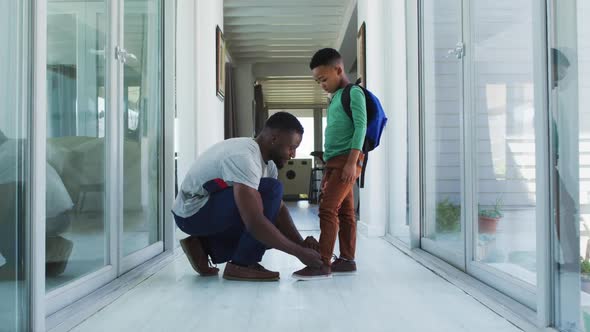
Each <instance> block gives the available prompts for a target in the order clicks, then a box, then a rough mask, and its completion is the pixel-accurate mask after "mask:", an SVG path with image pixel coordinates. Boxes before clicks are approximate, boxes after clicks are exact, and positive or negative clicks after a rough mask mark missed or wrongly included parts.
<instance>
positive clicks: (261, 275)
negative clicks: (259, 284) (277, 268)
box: [223, 262, 280, 281]
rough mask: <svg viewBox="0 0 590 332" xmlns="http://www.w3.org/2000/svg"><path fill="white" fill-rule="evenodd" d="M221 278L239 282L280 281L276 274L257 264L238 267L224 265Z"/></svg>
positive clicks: (229, 264) (235, 265)
mask: <svg viewBox="0 0 590 332" xmlns="http://www.w3.org/2000/svg"><path fill="white" fill-rule="evenodd" d="M223 278H224V279H228V280H240V281H277V280H279V279H280V277H279V273H278V272H273V271H269V270H267V269H265V268H264V267H263V266H262V265H260V264H258V263H256V264H254V265H250V266H240V265H237V264H234V263H231V262H228V263H227V264H226V265H225V270H224V271H223Z"/></svg>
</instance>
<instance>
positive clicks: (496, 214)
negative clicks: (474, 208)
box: [478, 198, 504, 234]
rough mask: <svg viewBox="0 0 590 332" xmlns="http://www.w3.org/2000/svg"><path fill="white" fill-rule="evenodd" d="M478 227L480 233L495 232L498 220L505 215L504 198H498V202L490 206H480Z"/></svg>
mask: <svg viewBox="0 0 590 332" xmlns="http://www.w3.org/2000/svg"><path fill="white" fill-rule="evenodd" d="M478 215H479V218H478V219H479V220H478V225H479V227H478V229H479V233H480V234H482V233H485V234H494V233H496V228H497V227H498V221H500V219H501V218H502V217H503V216H504V215H503V214H502V200H501V199H500V198H498V199H496V203H495V204H494V205H493V206H492V207H490V208H487V209H486V208H482V207H481V206H480V207H479V213H478Z"/></svg>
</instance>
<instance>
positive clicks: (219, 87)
mask: <svg viewBox="0 0 590 332" xmlns="http://www.w3.org/2000/svg"><path fill="white" fill-rule="evenodd" d="M215 41H216V42H215V45H216V46H215V50H216V52H215V62H216V64H215V73H216V76H215V86H216V91H217V96H218V97H219V98H220V99H221V100H223V98H224V97H225V39H223V32H221V29H220V28H219V26H217V29H216V30H215Z"/></svg>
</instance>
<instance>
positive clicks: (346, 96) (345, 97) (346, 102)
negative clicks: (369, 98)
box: [340, 84, 369, 188]
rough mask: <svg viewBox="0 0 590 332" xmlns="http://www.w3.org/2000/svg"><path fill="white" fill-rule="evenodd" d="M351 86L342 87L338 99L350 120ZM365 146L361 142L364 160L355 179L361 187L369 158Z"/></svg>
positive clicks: (362, 186)
mask: <svg viewBox="0 0 590 332" xmlns="http://www.w3.org/2000/svg"><path fill="white" fill-rule="evenodd" d="M353 86H354V84H348V85H347V86H346V87H345V88H344V91H342V97H341V99H340V100H341V102H342V108H344V112H346V114H347V115H348V117H349V118H350V120H353V118H352V108H351V107H350V90H351V89H352V87H353ZM365 140H366V138H365ZM365 146H366V142H365V143H364V144H363V149H362V151H361V152H363V153H364V154H365V160H364V161H363V167H362V170H361V176H360V177H359V178H358V180H357V181H358V182H359V186H360V187H361V188H364V187H365V173H366V171H367V161H368V160H369V151H365V150H366V149H365Z"/></svg>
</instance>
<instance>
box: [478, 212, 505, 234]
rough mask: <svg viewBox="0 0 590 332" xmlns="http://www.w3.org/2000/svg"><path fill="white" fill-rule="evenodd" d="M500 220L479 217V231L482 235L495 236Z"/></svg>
mask: <svg viewBox="0 0 590 332" xmlns="http://www.w3.org/2000/svg"><path fill="white" fill-rule="evenodd" d="M499 220H500V218H490V217H484V216H479V222H478V225H479V226H478V229H479V233H480V234H494V233H496V228H497V227H498V221H499Z"/></svg>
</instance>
